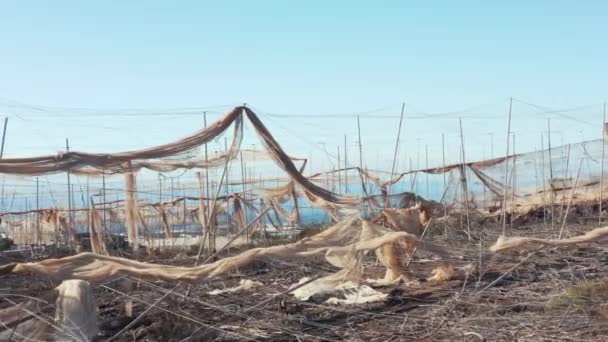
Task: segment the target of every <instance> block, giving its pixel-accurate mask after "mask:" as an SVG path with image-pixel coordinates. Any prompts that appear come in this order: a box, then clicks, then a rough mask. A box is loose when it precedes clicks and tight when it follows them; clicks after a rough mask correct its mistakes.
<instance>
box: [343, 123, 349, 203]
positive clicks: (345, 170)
mask: <svg viewBox="0 0 608 342" xmlns="http://www.w3.org/2000/svg"><path fill="white" fill-rule="evenodd" d="M346 149H347V148H346V134H344V194H348V170H347V169H348V152H347V151H346Z"/></svg>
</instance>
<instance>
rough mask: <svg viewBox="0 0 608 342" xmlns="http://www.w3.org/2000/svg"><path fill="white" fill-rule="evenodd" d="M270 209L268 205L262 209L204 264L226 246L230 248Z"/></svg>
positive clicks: (204, 262) (207, 260) (206, 261)
mask: <svg viewBox="0 0 608 342" xmlns="http://www.w3.org/2000/svg"><path fill="white" fill-rule="evenodd" d="M269 210H270V207H266V208H265V209H264V210H262V211H261V212H260V213H259V214H258V216H256V217H255V218H254V219H253V220H251V222H249V223H248V224H247V225H246V226H245V227H243V229H241V230H239V231H238V232H237V233H236V234H235V235H234V236H233V237H232V238H231V239H230V240H229V241H228V242H227V243H226V244H225V245H224V246H222V248H220V249H219V250H218V251H217V252H215V253H213V254H212V255H210V256H209V257H208V258H207V259H206V260H205V261H203V264H206V263H208V262H209V261H211V260H213V258H215V257H216V256H217V255H218V254H220V253H221V252H223V251H224V250H225V249H226V248H228V246H230V245H231V244H232V243H233V242H234V241H235V240H236V239H237V238H238V237H239V236H240V235H241V234H243V232H245V231H247V230H248V229H249V228H250V227H251V226H253V225H254V224H255V223H256V222H257V221H258V220H259V219H260V218H262V217H263V216H264V215H265V214H266V213H267V212H268V211H269ZM197 262H198V261H197Z"/></svg>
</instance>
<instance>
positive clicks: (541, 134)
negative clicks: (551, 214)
mask: <svg viewBox="0 0 608 342" xmlns="http://www.w3.org/2000/svg"><path fill="white" fill-rule="evenodd" d="M540 151H541V152H540V158H541V164H542V165H541V178H542V182H543V224H544V226H545V228H546V227H547V179H546V178H545V143H544V141H543V133H542V132H541V133H540Z"/></svg>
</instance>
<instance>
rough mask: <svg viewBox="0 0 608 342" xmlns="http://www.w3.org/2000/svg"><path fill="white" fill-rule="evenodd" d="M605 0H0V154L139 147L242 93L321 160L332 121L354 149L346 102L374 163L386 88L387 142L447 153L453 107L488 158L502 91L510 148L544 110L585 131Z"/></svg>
mask: <svg viewBox="0 0 608 342" xmlns="http://www.w3.org/2000/svg"><path fill="white" fill-rule="evenodd" d="M607 10H608V3H606V2H604V1H585V2H574V1H534V2H530V1H510V2H501V3H499V2H489V1H458V2H456V1H435V2H432V5H431V2H424V4H422V2H418V3H416V2H410V1H379V2H371V1H367V2H358V1H331V2H330V1H306V2H297V3H295V2H286V1H241V2H237V1H180V2H170V1H163V2H160V1H146V2H143V1H87V2H79V1H13V2H4V3H3V4H2V5H1V10H0V115H6V116H9V117H10V119H9V120H10V121H9V133H8V136H7V148H6V153H7V155H8V156H13V157H14V156H24V155H33V154H39V153H54V152H56V151H57V150H59V149H62V147H63V144H64V139H65V137H69V138H70V141H71V145H72V146H73V148H74V149H79V150H85V151H120V150H124V149H131V148H142V147H146V146H150V145H155V144H160V143H164V142H169V141H172V140H173V139H175V138H178V137H181V136H183V135H186V134H188V133H189V132H192V131H193V130H195V129H197V128H199V127H200V124H201V122H202V118H201V115H199V114H198V113H197V112H199V111H202V110H209V111H210V120H212V119H213V118H215V117H217V116H218V115H219V113H221V112H222V111H223V110H226V109H228V108H230V107H231V106H234V105H238V104H240V103H243V102H246V103H248V104H250V105H251V106H252V107H253V108H255V109H256V110H257V111H258V112H259V113H260V114H261V115H262V119H263V120H264V121H265V122H266V123H267V124H268V126H269V128H270V129H271V130H272V131H273V132H275V133H276V136H277V139H279V141H280V142H281V143H282V144H283V145H284V146H285V148H286V150H287V151H288V152H289V153H291V154H294V155H303V156H312V157H313V159H314V160H319V161H320V162H316V163H315V166H316V167H318V168H321V167H326V166H327V165H328V163H329V160H328V158H327V156H325V154H324V153H323V152H322V147H320V146H319V142H322V143H324V144H325V145H324V146H326V148H327V149H328V150H329V151H330V152H331V154H332V155H331V156H329V159H332V158H333V157H334V156H333V155H334V154H335V150H336V149H337V145H339V144H340V145H341V144H343V140H344V134H346V135H347V139H348V142H347V145H348V147H347V148H348V150H349V153H350V154H351V155H354V154H356V153H357V149H356V137H355V136H356V133H357V131H356V118H355V115H356V114H361V115H362V118H361V120H362V126H363V127H362V131H363V135H364V137H363V142H364V154H365V156H366V157H365V158H366V160H367V162H368V163H369V164H371V165H370V166H375V165H376V164H377V165H378V166H379V167H382V168H389V162H388V160H389V159H390V157H391V155H392V151H393V149H394V137H395V135H396V131H397V123H398V117H397V116H398V114H399V110H400V107H401V102H403V101H405V102H406V113H407V116H406V120H405V126H404V131H403V137H402V139H403V140H402V141H403V143H402V146H401V149H400V153H402V154H403V155H406V154H407V155H409V156H410V157H411V156H416V154H417V153H418V150H419V146H421V147H420V149H421V150H423V149H424V146H425V145H428V146H429V151H430V152H429V153H430V155H431V156H430V160H431V164H433V163H437V162H438V161H439V160H440V151H441V134H442V133H445V134H446V144H447V154H448V161H457V160H458V147H459V136H458V134H459V131H458V118H459V117H462V118H463V119H462V120H463V128H464V131H465V137H466V138H465V143H466V150H467V157H468V158H469V159H478V158H482V157H488V156H489V154H490V141H491V140H492V139H493V141H494V144H495V147H494V149H495V155H500V154H504V150H505V147H504V141H505V136H506V128H505V125H506V121H507V120H506V114H507V111H508V103H509V98H510V97H514V98H515V99H516V100H515V101H514V107H513V124H512V128H513V131H514V132H515V133H516V136H517V140H516V141H517V147H516V148H517V149H518V151H531V150H534V149H535V148H537V147H540V134H541V131H543V130H545V131H546V130H547V128H546V120H547V117H551V120H552V131H555V133H553V134H552V136H551V138H552V139H553V140H554V141H555V143H560V142H562V141H563V142H565V143H567V142H576V141H580V140H581V139H582V138H585V139H591V138H597V137H599V134H600V132H601V126H600V123H601V120H602V103H603V102H604V100H606V98H607V97H608V96H607V94H606V89H608V84H607V82H608V81H607V80H608V68H607V65H606V56H607V55H608V47H607V46H606V37H607V36H608V28H607V27H606V25H605V17H606V14H607ZM524 102H526V103H530V104H536V105H540V106H541V107H534V106H531V105H529V104H525V103H524ZM40 109H43V110H40ZM553 110H560V112H559V113H546V112H547V111H550V112H552V111H553ZM178 112H179V113H182V115H174V113H178ZM124 113H137V115H136V116H125V115H123V114H124ZM184 113H186V114H184ZM429 113H431V114H433V113H434V114H437V113H442V115H439V116H437V115H435V116H433V117H429V116H428V115H429ZM446 113H447V114H446ZM158 114H162V115H158ZM270 114H282V115H287V116H272V115H270ZM296 114H297V115H296ZM325 114H332V115H327V116H326V117H320V115H325ZM290 115H291V117H289V116H290ZM294 115H295V116H294ZM564 115H568V117H565V116H564ZM340 116H342V117H340ZM373 116H382V118H373ZM410 116H411V118H410ZM250 133H251V132H250ZM490 134H492V136H493V138H491V135H490ZM253 143H256V141H255V137H254V136H253V135H252V134H249V137H248V138H247V141H246V144H247V145H250V144H253ZM407 158H409V157H405V158H401V160H400V165H401V166H402V167H405V164H407V162H406V161H404V159H407ZM414 160H415V158H414ZM318 164H321V165H318ZM313 167H314V166H313Z"/></svg>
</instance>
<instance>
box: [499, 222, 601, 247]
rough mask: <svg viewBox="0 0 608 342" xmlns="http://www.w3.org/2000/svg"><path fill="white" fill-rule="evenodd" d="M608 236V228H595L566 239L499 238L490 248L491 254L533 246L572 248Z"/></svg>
mask: <svg viewBox="0 0 608 342" xmlns="http://www.w3.org/2000/svg"><path fill="white" fill-rule="evenodd" d="M607 236H608V227H601V228H595V229H593V230H591V231H588V232H587V233H585V234H582V235H579V236H574V237H571V238H567V239H540V238H529V237H520V236H512V237H507V236H500V237H498V240H497V241H496V243H494V245H492V246H491V247H490V251H491V252H502V251H507V250H511V249H522V248H529V247H534V246H539V245H540V246H574V245H578V244H581V243H589V242H599V241H601V240H602V239H604V238H606V237H607Z"/></svg>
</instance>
